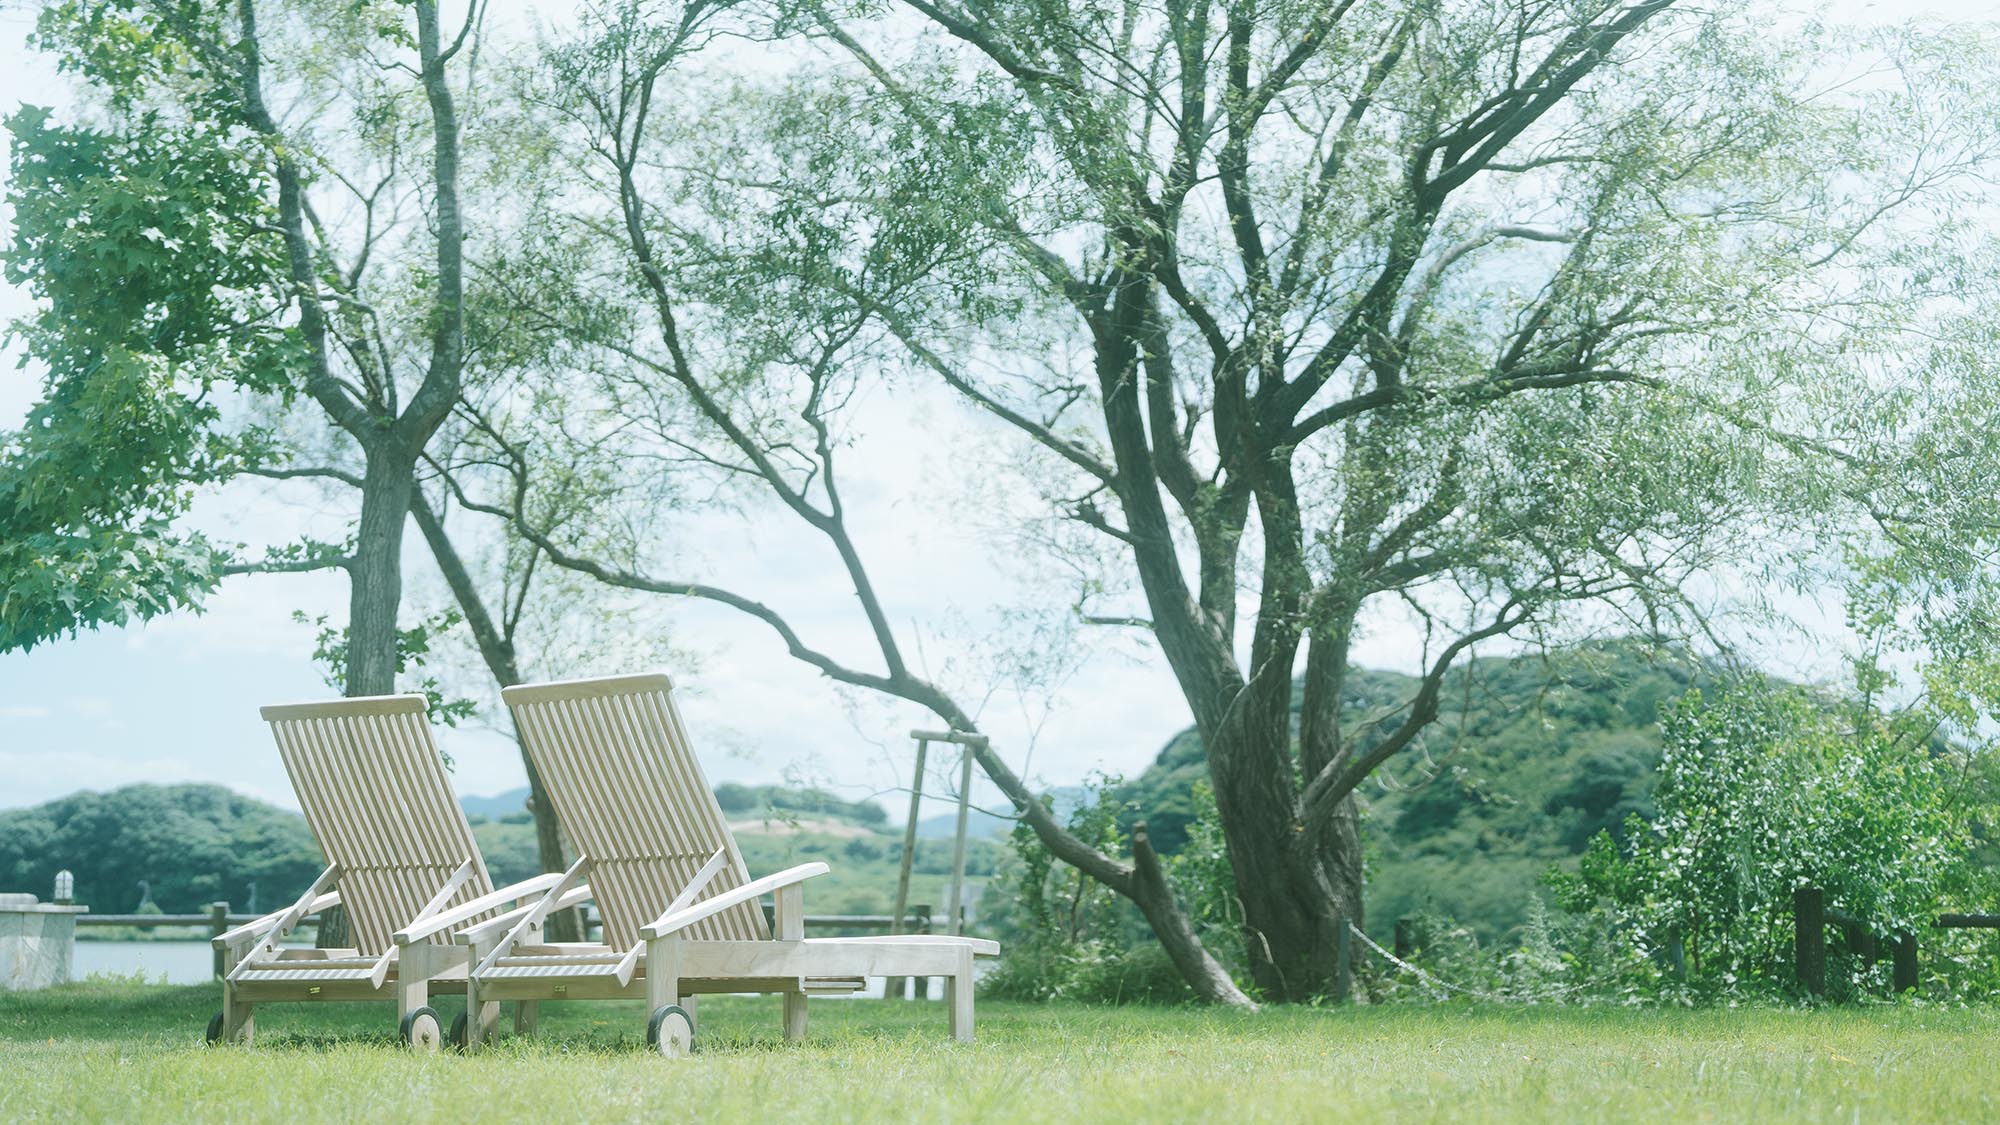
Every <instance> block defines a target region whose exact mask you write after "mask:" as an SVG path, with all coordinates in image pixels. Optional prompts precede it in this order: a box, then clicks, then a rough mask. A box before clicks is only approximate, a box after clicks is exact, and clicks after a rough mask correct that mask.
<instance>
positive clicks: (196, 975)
mask: <svg viewBox="0 0 2000 1125" xmlns="http://www.w3.org/2000/svg"><path fill="white" fill-rule="evenodd" d="M95 973H108V974H111V975H113V976H121V977H129V976H132V975H134V974H140V975H143V976H144V977H145V978H146V979H147V980H149V981H157V980H160V979H161V978H163V977H164V978H165V979H166V982H167V983H168V984H202V983H205V982H207V981H209V980H213V979H214V977H215V951H214V950H213V949H211V948H209V944H208V942H206V941H79V942H77V943H76V954H75V956H74V957H73V958H72V959H71V961H70V976H71V977H72V978H73V979H76V980H82V979H83V978H84V977H87V976H91V975H92V974H95Z"/></svg>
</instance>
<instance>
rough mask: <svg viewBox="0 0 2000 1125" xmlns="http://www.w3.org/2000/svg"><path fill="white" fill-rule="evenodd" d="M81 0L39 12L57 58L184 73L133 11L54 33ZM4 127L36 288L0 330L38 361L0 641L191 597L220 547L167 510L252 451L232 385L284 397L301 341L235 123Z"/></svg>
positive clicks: (12, 504) (95, 70)
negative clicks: (90, 47)
mask: <svg viewBox="0 0 2000 1125" xmlns="http://www.w3.org/2000/svg"><path fill="white" fill-rule="evenodd" d="M81 7H82V6H80V5H76V4H58V5H53V6H51V8H50V9H49V10H48V11H46V12H44V13H43V15H42V18H41V27H42V34H43V37H44V43H45V44H46V45H48V46H49V47H50V48H51V49H57V48H58V47H66V48H67V49H68V50H69V51H70V53H69V54H67V55H66V56H65V57H66V59H67V63H66V65H67V66H68V67H69V68H70V69H74V70H80V71H82V72H84V73H86V74H88V75H92V76H100V75H102V74H104V73H105V72H106V71H107V70H117V71H119V72H120V73H123V74H126V75H127V76H128V77H130V78H131V79H132V80H133V82H134V83H135V84H137V83H144V82H148V81H166V80H168V79H169V77H170V76H176V75H177V76H178V77H180V78H182V79H187V78H191V77H193V76H192V75H190V74H188V73H186V70H187V68H186V66H185V62H186V60H180V61H174V60H172V59H170V58H167V57H165V56H166V55H167V54H170V52H166V50H165V48H164V46H163V45H162V44H160V43H158V42H154V41H152V40H151V39H150V32H149V31H148V30H147V29H145V28H142V27H140V26H138V25H136V24H123V25H122V26H123V27H124V34H123V35H122V36H121V37H117V38H116V39H115V41H107V42H105V43H102V44H99V45H100V46H102V47H104V48H105V51H106V53H92V52H88V51H84V50H82V49H81V48H80V47H79V46H78V45H77V44H76V43H74V42H72V41H71V40H69V39H68V38H67V36H68V34H69V33H71V32H74V31H75V30H76V28H75V27H74V26H72V25H73V24H74V23H75V21H80V20H84V19H85V17H84V16H83V15H82V14H81V10H80V9H81ZM98 18H99V19H100V20H102V21H105V22H108V23H111V24H119V23H120V20H119V17H117V16H115V15H110V14H100V16H99V17H98ZM114 51H115V52H116V54H117V57H115V58H114V57H111V54H110V52H114ZM7 130H8V133H9V134H10V139H11V153H12V156H11V168H10V173H11V174H10V177H9V182H8V192H7V202H8V204H9V205H10V206H11V207H12V210H13V227H14V232H13V238H12V240H11V241H10V242H9V243H8V245H7V247H6V250H5V252H4V262H5V272H6V279H7V281H8V282H9V283H11V284H14V285H17V286H21V287H22V288H23V289H24V290H25V291H26V292H27V293H28V294H29V295H31V296H32V297H33V299H34V302H35V307H34V310H33V311H32V312H30V313H29V314H27V315H26V316H24V317H22V318H21V319H19V320H17V321H16V322H14V324H13V325H12V326H11V327H10V329H9V331H10V334H11V335H12V336H13V338H14V339H15V340H17V341H18V342H19V343H20V345H21V346H22V362H23V365H24V366H25V365H26V364H27V363H28V362H30V361H32V362H34V363H37V364H39V365H40V366H41V367H42V368H43V369H44V371H45V374H44V375H43V387H42V395H41V397H40V399H39V401H37V402H36V403H35V404H34V406H33V408H32V409H31V410H30V412H29V415H28V418H27V421H26V423H25V424H24V425H23V426H22V427H21V428H20V429H19V430H17V431H12V432H9V433H5V434H0V587H4V589H5V590H6V594H5V596H4V597H0V651H7V650H10V649H25V648H31V647H33V646H34V645H35V644H37V643H40V642H43V641H48V640H53V639H55V638H57V637H60V636H66V635H73V634H74V633H75V632H76V631H77V630H78V629H79V628H83V627H88V626H92V625H96V624H100V623H111V624H124V623H126V622H130V621H142V620H145V619H147V618H150V617H153V616H156V615H158V614H160V613H164V612H168V611H169V610H172V609H175V608H179V607H188V606H198V605H199V604H200V602H201V600H202V599H203V597H204V596H205V595H206V594H208V593H209V592H210V591H211V590H212V589H213V588H214V586H215V583H216V580H217V578H218V577H219V571H220V568H221V567H222V565H223V564H224V562H225V560H226V558H227V557H228V551H227V550H226V549H225V547H224V546H222V545H218V544H214V543H212V542H210V541H209V540H208V539H207V538H206V537H204V536H202V535H200V534H199V533H195V532H190V531H186V530H183V529H180V528H177V527H176V526H175V523H174V521H175V519H176V517H178V516H180V515H181V514H183V513H184V512H185V511H186V508H187V505H188V503H189V501H190V499H191V496H192V491H193V490H192V486H193V485H194V484H197V483H200V482H203V481H213V480H216V479H220V478H223V477H226V476H228V475H230V474H232V473H233V472H235V471H237V469H238V468H239V467H240V466H241V465H242V464H243V463H245V462H246V461H255V460H257V459H259V458H261V457H263V456H265V455H266V454H267V452H268V438H267V435H265V434H264V433H263V432H261V431H259V430H257V429H255V428H250V429H244V428H242V427H240V426H234V427H232V426H226V425H224V423H223V416H222V402H223V401H224V399H225V398H226V397H227V395H228V393H229V392H231V391H233V390H237V389H241V390H245V391H250V392H253V393H254V392H264V393H272V394H277V395H279V396H281V397H283V396H288V395H289V392H290V390H291V385H292V382H291V381H292V378H293V374H292V368H293V366H294V364H295V362H296V359H297V342H296V340H295V339H294V337H293V334H292V330H291V329H290V328H288V327H287V326H286V324H285V319H284V317H283V316H282V315H280V314H281V312H282V302H280V301H278V300H275V299H273V297H272V296H271V293H270V288H271V285H272V284H273V282H274V279H275V278H276V277H277V275H278V271H279V268H280V264H281V259H280V249H281V248H280V247H279V245H278V243H277V241H276V239H275V238H273V237H272V236H271V235H270V233H269V231H268V227H267V225H266V224H267V223H268V221H269V214H268V211H267V210H266V209H264V208H263V207H262V205H261V204H260V203H259V202H258V201H259V200H260V198H261V196H262V190H263V186H262V184H263V169H262V167H261V164H260V162H259V160H258V159H257V156H256V154H255V152H254V149H253V148H252V147H251V146H248V145H246V144H245V142H244V139H243V137H242V136H240V135H237V134H233V133H231V132H230V131H229V130H228V129H226V128H223V127H220V126H217V125H216V124H214V123H212V122H201V121H196V122H186V121H176V120H171V119H169V118H166V117H163V116H162V115H160V114H157V113H151V112H146V113H133V114H130V115H127V116H125V117H124V118H123V119H122V120H121V121H119V122H117V123H116V124H113V125H110V126H108V127H105V128H93V127H89V126H80V125H73V124H66V123H62V122H58V121H57V120H55V118H54V117H53V115H52V114H51V112H50V111H49V110H47V109H45V108H41V107H36V106H23V107H21V108H20V109H19V110H17V111H16V112H15V113H14V114H13V115H12V116H10V117H9V118H8V119H7Z"/></svg>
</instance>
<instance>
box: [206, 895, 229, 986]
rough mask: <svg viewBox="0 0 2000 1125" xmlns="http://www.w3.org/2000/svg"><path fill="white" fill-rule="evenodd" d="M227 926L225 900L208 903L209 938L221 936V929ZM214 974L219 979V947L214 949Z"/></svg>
mask: <svg viewBox="0 0 2000 1125" xmlns="http://www.w3.org/2000/svg"><path fill="white" fill-rule="evenodd" d="M228 928H229V904H228V903H226V902H211V903H209V904H208V936H209V937H211V938H219V937H221V936H222V933H223V931H224V930H227V929H228ZM215 976H216V979H217V980H220V979H221V978H222V950H220V949H218V950H216V951H215Z"/></svg>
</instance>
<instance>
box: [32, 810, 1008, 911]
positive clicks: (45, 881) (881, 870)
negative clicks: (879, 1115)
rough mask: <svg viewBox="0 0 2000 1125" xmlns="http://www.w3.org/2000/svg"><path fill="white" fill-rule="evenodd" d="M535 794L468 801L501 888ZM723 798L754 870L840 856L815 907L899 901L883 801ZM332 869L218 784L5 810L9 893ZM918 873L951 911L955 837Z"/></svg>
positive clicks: (975, 875)
mask: <svg viewBox="0 0 2000 1125" xmlns="http://www.w3.org/2000/svg"><path fill="white" fill-rule="evenodd" d="M526 798H527V791H526V790H525V789H517V790H512V791H510V792H506V793H499V794H494V795H492V796H485V797H470V798H466V799H464V800H463V801H462V802H461V803H462V804H463V805H464V806H465V808H466V813H467V819H469V820H470V821H471V822H472V833H473V837H474V839H476V840H477V841H478V842H479V848H480V851H481V852H482V853H483V854H484V856H485V858H486V864H487V867H488V869H489V870H490V871H491V872H492V875H493V878H494V879H495V880H496V881H497V882H500V883H503V884H504V883H510V882H515V881H518V880H521V879H525V878H527V877H529V876H531V875H533V874H535V873H536V872H537V871H538V870H539V864H538V860H537V855H536V850H535V835H534V827H533V824H532V821H531V819H530V817H529V815H528V812H527V809H526V807H525V804H524V802H525V800H526ZM717 799H718V801H719V802H720V803H721V804H722V805H723V808H724V811H725V813H727V815H728V816H729V819H730V821H731V823H732V824H733V825H734V826H735V831H736V835H737V842H738V844H739V845H740V846H741V848H742V850H743V854H744V860H745V862H746V863H748V864H749V866H750V868H751V870H752V871H753V872H755V873H757V874H769V873H771V872H773V871H777V870H780V869H782V868H785V867H790V866H793V865H795V864H798V863H802V862H805V861H806V860H808V859H819V858H824V859H827V860H828V861H829V862H830V863H831V865H832V867H833V872H832V874H830V875H827V876H823V877H821V878H819V879H815V880H813V883H812V886H811V887H809V888H808V894H807V905H808V909H810V910H811V911H812V912H814V913H816V914H818V913H829V914H838V913H852V914H875V913H886V912H887V911H888V910H889V908H890V905H891V903H892V902H893V900H894V896H895V887H896V875H897V869H898V866H899V863H900V855H901V850H902V835H901V831H900V828H899V827H898V828H897V829H896V830H894V831H891V829H890V826H889V825H888V823H887V821H888V815H887V813H886V812H885V811H884V810H883V809H882V808H881V806H879V805H876V804H874V803H872V802H850V801H845V800H842V799H841V798H838V797H835V796H833V795H831V794H828V793H825V792H822V791H819V790H811V789H788V788H785V787H782V786H744V785H722V786H718V787H717ZM1003 823H1004V822H1003ZM946 833H947V835H949V829H948V828H947V830H946ZM1000 849H1001V845H999V844H997V843H994V842H993V841H991V840H987V839H975V840H974V841H973V844H972V848H971V850H970V852H969V853H968V856H967V864H966V866H967V871H968V874H969V876H970V879H969V888H968V893H969V895H971V896H974V897H976V895H977V892H978V888H979V887H980V886H981V885H983V883H984V880H985V876H986V875H988V874H990V873H991V872H992V870H993V865H994V863H995V861H996V860H997V858H998V856H999V854H1000ZM321 866H322V860H321V857H320V854H319V848H318V847H317V845H315V844H314V843H313V839H312V834H311V833H310V832H309V831H308V829H307V828H306V823H305V818H304V817H302V816H300V815H299V814H298V813H295V812H291V811H288V810H285V809H280V808H277V807H275V806H273V805H268V804H265V803H264V802H262V801H258V800H256V799H254V798H251V797H246V796H243V795H242V794H239V793H235V792H232V791H231V790H228V789H225V788H222V787H221V786H216V785H165V786H162V785H132V786H127V787H125V788H122V789H116V790H112V791H110V792H108V793H76V794H72V795H70V796H68V797H63V798H61V799H59V800H55V801H50V802H48V803H46V804H43V805H38V806H35V807H33V808H27V809H13V810H7V811H4V812H0V891H28V892H30V893H33V894H35V895H38V896H40V897H42V898H44V899H46V898H48V897H49V895H50V893H51V888H52V885H53V883H54V880H55V873H56V872H57V871H58V870H62V869H65V868H66V869H68V870H69V871H71V872H72V873H73V874H74V875H75V876H76V897H77V901H79V902H82V903H86V904H88V905H89V906H91V907H92V908H93V909H95V910H96V911H98V912H99V913H126V912H130V911H133V910H136V909H138V907H139V904H140V902H141V890H140V886H139V884H140V881H141V880H144V881H145V883H146V884H147V887H148V888H149V889H150V892H151V893H150V901H151V902H152V904H153V905H154V906H156V907H158V908H159V909H160V910H161V911H163V912H165V913H169V914H183V913H195V912H198V911H200V910H201V909H203V908H204V907H205V906H206V905H207V904H208V903H210V902H214V901H227V902H229V903H230V904H231V905H232V906H233V907H235V908H236V909H238V910H241V909H245V908H247V907H248V906H249V905H250V903H251V901H252V893H253V885H254V893H255V902H256V905H257V906H258V907H260V908H262V909H273V908H275V907H277V906H279V905H282V904H284V903H287V902H290V901H291V900H292V899H294V898H296V897H298V895H299V894H300V893H301V892H302V891H304V889H305V888H306V886H307V884H309V883H310V882H311V881H312V879H313V877H314V876H316V875H318V874H319V872H320V868H321ZM914 868H915V872H914V875H913V878H912V886H911V898H910V901H911V902H912V903H928V904H931V905H933V906H935V907H936V908H937V910H938V912H939V913H940V914H942V912H943V910H944V904H945V902H946V901H947V897H946V883H945V877H946V876H948V875H949V873H950V870H951V844H950V842H949V840H948V839H947V840H936V839H925V840H923V841H922V842H921V843H920V844H919V846H918V848H917V852H916V858H915V864H914Z"/></svg>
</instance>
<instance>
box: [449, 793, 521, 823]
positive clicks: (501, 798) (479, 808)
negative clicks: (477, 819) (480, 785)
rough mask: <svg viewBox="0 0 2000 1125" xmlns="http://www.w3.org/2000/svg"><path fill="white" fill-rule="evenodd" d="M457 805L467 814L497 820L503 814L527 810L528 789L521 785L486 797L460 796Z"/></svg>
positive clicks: (508, 814)
mask: <svg viewBox="0 0 2000 1125" xmlns="http://www.w3.org/2000/svg"><path fill="white" fill-rule="evenodd" d="M458 805H459V807H460V808H462V809H464V810H465V815H467V816H483V817H487V818H489V819H492V820H499V819H500V818H501V817H503V816H511V815H512V814H514V813H525V812H527V811H528V789H527V787H526V786H522V787H521V788H519V789H509V790H507V791H506V792H505V793H495V794H493V795H491V796H488V797H460V798H459V799H458Z"/></svg>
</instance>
